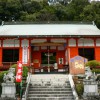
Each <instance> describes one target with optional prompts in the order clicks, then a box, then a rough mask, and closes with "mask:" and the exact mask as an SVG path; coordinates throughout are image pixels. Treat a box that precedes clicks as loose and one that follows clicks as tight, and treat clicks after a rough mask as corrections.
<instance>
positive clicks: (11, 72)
mask: <svg viewBox="0 0 100 100" xmlns="http://www.w3.org/2000/svg"><path fill="white" fill-rule="evenodd" d="M14 72H15V68H10V69H9V71H8V73H7V74H6V73H5V74H4V77H3V80H4V82H5V83H7V82H12V83H13V82H14V80H15V75H14Z"/></svg>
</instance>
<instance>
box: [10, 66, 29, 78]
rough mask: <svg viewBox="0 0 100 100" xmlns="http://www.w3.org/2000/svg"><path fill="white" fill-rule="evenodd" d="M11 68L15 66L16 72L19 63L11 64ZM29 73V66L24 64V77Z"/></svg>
mask: <svg viewBox="0 0 100 100" xmlns="http://www.w3.org/2000/svg"><path fill="white" fill-rule="evenodd" d="M10 67H11V68H15V72H16V68H17V64H14V65H12V66H10ZM27 74H28V67H27V66H23V77H27Z"/></svg>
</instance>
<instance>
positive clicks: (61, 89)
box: [29, 88, 72, 91]
mask: <svg viewBox="0 0 100 100" xmlns="http://www.w3.org/2000/svg"><path fill="white" fill-rule="evenodd" d="M29 91H72V89H71V88H67V89H66V88H49V89H48V88H38V89H37V88H29Z"/></svg>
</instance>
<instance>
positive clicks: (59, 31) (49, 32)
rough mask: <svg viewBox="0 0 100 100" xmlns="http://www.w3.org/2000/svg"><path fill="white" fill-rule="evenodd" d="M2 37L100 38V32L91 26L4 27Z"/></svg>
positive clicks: (0, 30)
mask: <svg viewBox="0 0 100 100" xmlns="http://www.w3.org/2000/svg"><path fill="white" fill-rule="evenodd" d="M0 36H33V37H34V36H100V30H99V29H98V28H97V27H96V26H95V25H90V24H24V25H3V26H0Z"/></svg>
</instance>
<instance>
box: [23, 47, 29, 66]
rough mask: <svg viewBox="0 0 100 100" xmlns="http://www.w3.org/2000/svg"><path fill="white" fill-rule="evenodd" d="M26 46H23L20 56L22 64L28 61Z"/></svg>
mask: <svg viewBox="0 0 100 100" xmlns="http://www.w3.org/2000/svg"><path fill="white" fill-rule="evenodd" d="M27 59H28V47H23V56H22V62H23V64H27V62H28V60H27Z"/></svg>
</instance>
